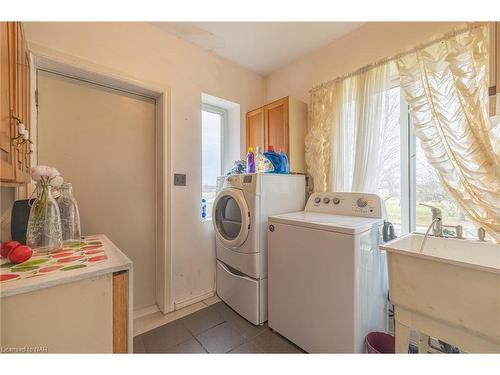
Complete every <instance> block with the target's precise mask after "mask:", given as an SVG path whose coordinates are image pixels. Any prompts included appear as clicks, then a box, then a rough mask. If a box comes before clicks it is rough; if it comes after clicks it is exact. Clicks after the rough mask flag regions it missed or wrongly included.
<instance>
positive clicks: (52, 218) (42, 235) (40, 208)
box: [26, 182, 62, 254]
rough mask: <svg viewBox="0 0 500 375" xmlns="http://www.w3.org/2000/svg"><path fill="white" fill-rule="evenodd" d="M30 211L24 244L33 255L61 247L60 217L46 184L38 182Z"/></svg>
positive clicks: (48, 186) (49, 188) (50, 188)
mask: <svg viewBox="0 0 500 375" xmlns="http://www.w3.org/2000/svg"><path fill="white" fill-rule="evenodd" d="M36 191H37V197H36V199H35V201H34V202H33V204H32V205H31V209H30V216H29V219H28V231H27V234H26V244H27V245H28V246H30V247H31V248H32V249H33V252H35V253H38V254H40V253H49V252H51V251H52V250H55V249H58V248H60V247H61V246H62V230H61V215H60V212H59V206H58V205H57V202H56V201H55V199H54V197H53V196H52V187H51V186H50V185H49V184H48V183H47V182H38V184H37V187H36Z"/></svg>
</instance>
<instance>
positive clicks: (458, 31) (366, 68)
mask: <svg viewBox="0 0 500 375" xmlns="http://www.w3.org/2000/svg"><path fill="white" fill-rule="evenodd" d="M488 23H489V22H474V23H471V24H469V25H467V26H466V27H462V28H460V29H456V30H453V31H451V32H448V33H446V34H443V35H442V36H441V37H439V38H437V39H433V40H431V41H429V42H426V43H422V44H419V45H417V46H415V47H413V48H411V49H409V50H407V51H404V52H400V53H398V54H396V55H393V56H390V57H385V58H383V59H380V60H377V61H376V62H374V63H371V64H368V65H365V66H363V67H361V68H358V69H356V70H355V71H353V72H351V73H347V74H344V75H341V76H338V77H337V78H334V79H331V80H329V81H326V82H323V83H320V84H319V85H316V86H314V87H313V88H312V89H310V90H309V93H312V92H313V91H316V90H318V89H321V88H324V87H327V86H330V85H332V84H334V83H335V82H338V81H342V80H344V79H347V78H350V77H354V76H357V75H359V74H362V73H365V72H367V71H369V70H371V69H373V68H376V67H378V66H380V65H383V64H387V63H388V62H391V61H394V60H397V59H400V58H401V57H404V56H407V55H410V54H412V53H415V52H417V51H419V50H421V49H424V48H427V47H429V46H432V45H433V44H437V43H440V42H442V41H443V40H446V39H449V38H451V37H454V36H457V35H459V34H462V33H464V32H466V31H469V30H472V29H475V28H478V27H482V26H485V25H488Z"/></svg>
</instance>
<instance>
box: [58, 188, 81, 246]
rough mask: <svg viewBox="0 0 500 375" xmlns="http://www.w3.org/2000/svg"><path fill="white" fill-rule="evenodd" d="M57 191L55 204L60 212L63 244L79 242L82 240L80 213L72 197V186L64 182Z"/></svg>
mask: <svg viewBox="0 0 500 375" xmlns="http://www.w3.org/2000/svg"><path fill="white" fill-rule="evenodd" d="M59 191H60V193H61V195H60V196H59V198H57V204H58V205H59V211H60V212H61V226H62V239H63V242H73V241H80V240H81V238H82V233H81V229H80V213H79V211H78V203H77V202H76V199H75V197H74V196H73V186H72V185H71V184H70V183H68V182H65V183H64V184H62V186H61V187H60V188H59Z"/></svg>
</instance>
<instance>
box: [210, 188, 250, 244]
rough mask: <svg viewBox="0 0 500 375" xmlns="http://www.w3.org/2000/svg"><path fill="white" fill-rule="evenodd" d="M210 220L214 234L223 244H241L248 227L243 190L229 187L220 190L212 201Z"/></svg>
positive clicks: (247, 214) (248, 216) (245, 237)
mask: <svg viewBox="0 0 500 375" xmlns="http://www.w3.org/2000/svg"><path fill="white" fill-rule="evenodd" d="M212 220H213V223H214V228H215V235H216V236H217V238H218V239H219V240H220V241H221V242H222V243H223V244H224V245H225V246H227V247H230V248H236V247H238V246H241V245H242V244H243V243H244V242H245V241H246V239H247V237H248V231H249V229H250V212H249V210H248V205H247V203H246V201H245V197H244V196H243V192H242V191H241V190H238V189H231V188H230V189H226V190H223V191H221V192H220V193H219V195H218V196H217V198H216V199H215V202H214V207H213V212H212Z"/></svg>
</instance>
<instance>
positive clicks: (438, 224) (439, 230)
mask: <svg viewBox="0 0 500 375" xmlns="http://www.w3.org/2000/svg"><path fill="white" fill-rule="evenodd" d="M420 205H421V206H425V207H429V208H430V209H431V212H432V223H431V225H430V226H429V229H427V233H429V230H430V229H431V228H432V234H433V235H435V236H437V237H442V236H443V224H442V221H443V215H442V213H441V210H440V209H439V208H437V207H434V206H431V205H430V204H425V203H420Z"/></svg>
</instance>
